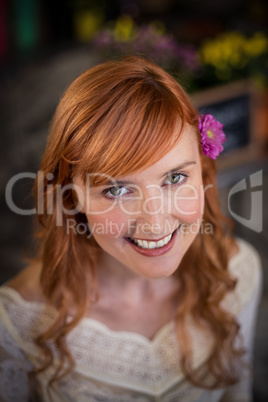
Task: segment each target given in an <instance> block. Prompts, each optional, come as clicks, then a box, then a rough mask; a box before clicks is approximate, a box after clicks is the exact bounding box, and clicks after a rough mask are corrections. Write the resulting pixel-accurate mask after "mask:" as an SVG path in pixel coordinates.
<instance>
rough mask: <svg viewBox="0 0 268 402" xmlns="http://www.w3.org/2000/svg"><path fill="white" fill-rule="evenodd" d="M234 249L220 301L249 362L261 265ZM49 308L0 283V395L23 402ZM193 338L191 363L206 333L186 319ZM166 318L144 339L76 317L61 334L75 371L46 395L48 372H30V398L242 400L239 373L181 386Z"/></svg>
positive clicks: (205, 345) (199, 358) (204, 352)
mask: <svg viewBox="0 0 268 402" xmlns="http://www.w3.org/2000/svg"><path fill="white" fill-rule="evenodd" d="M238 246H239V253H238V254H236V255H235V256H234V257H233V258H232V259H231V260H230V264H229V269H230V271H231V272H232V274H233V275H234V276H235V277H237V278H238V285H237V287H236V289H235V291H234V292H232V293H229V294H228V296H227V297H226V298H225V299H224V301H223V304H224V307H225V308H227V309H228V310H230V311H232V312H233V313H235V314H236V316H237V318H238V321H239V322H240V324H241V329H242V334H243V337H244V343H245V344H246V347H247V348H248V354H247V358H248V360H250V356H251V351H252V341H253V333H254V326H255V317H256V309H257V306H258V301H259V297H260V288H261V270H260V260H259V257H258V254H257V252H256V251H255V250H254V249H253V248H252V247H251V246H250V245H249V244H248V243H246V242H244V241H242V240H239V239H238ZM55 314H56V311H55V310H54V309H53V308H52V307H49V306H46V305H45V304H42V303H40V302H29V301H26V300H24V299H23V298H22V297H21V296H20V294H19V293H18V292H17V291H15V290H14V289H12V288H10V287H8V284H7V285H4V286H2V287H1V288H0V401H6V402H16V401H18V402H24V401H29V400H33V399H31V398H30V394H32V388H31V390H30V387H29V385H28V378H27V371H29V370H30V369H32V368H33V367H37V366H38V365H39V364H40V354H39V351H38V349H37V347H36V346H35V345H34V343H33V341H32V339H33V338H34V337H35V336H36V335H37V334H39V333H40V332H42V331H44V329H45V328H46V327H47V326H48V325H49V324H50V323H51V322H52V321H53V318H54V317H55ZM188 325H189V329H190V332H191V335H192V338H193V362H194V366H195V367H198V366H200V365H201V363H202V362H203V361H204V360H205V359H206V358H207V356H208V354H209V352H210V346H211V339H210V338H209V336H206V334H205V333H204V331H203V332H202V331H201V330H200V329H198V328H197V327H196V326H195V325H194V323H193V322H192V320H191V319H190V318H189V322H188ZM174 329H175V325H174V322H170V323H168V324H166V325H165V326H164V327H162V328H161V329H160V330H159V331H158V333H157V334H156V335H155V337H154V339H153V340H152V341H150V340H148V339H147V338H145V337H144V336H142V335H139V334H136V333H132V332H123V331H112V330H110V329H109V328H107V327H106V326H105V325H104V324H102V323H100V322H98V321H96V320H94V319H91V318H84V319H82V321H81V322H80V324H79V325H78V326H77V327H76V328H75V329H74V330H73V331H72V332H71V333H70V334H69V335H68V338H67V339H68V346H69V348H70V350H71V352H72V354H73V356H74V358H75V361H76V367H75V370H74V371H73V372H72V373H71V374H69V375H68V376H66V377H64V378H63V379H62V380H61V381H60V382H59V383H57V385H56V387H55V389H53V390H52V391H51V395H49V394H48V393H47V390H46V387H45V384H46V383H47V379H48V378H49V377H50V375H51V371H48V372H47V371H46V372H43V373H41V374H40V375H39V376H38V393H39V397H38V398H37V400H38V401H50V400H51V401H53V402H58V401H61V402H63V401H64V402H65V401H73V402H85V401H87V402H89V401H92V402H95V401H103V402H112V401H113V402H134V401H135V402H149V401H162V402H177V401H183V402H186V401H199V402H209V401H211V402H216V401H228V402H229V401H232V402H234V401H250V400H251V395H250V387H251V379H250V378H249V374H247V375H246V376H245V378H244V380H242V381H241V382H240V383H239V384H237V385H235V386H232V387H229V388H228V389H219V390H215V391H208V390H204V389H199V388H196V387H193V386H192V385H191V384H189V383H188V382H187V381H186V380H185V378H184V376H183V374H182V371H181V368H180V365H179V363H178V362H179V355H180V351H179V348H178V345H177V342H176V337H175V332H174Z"/></svg>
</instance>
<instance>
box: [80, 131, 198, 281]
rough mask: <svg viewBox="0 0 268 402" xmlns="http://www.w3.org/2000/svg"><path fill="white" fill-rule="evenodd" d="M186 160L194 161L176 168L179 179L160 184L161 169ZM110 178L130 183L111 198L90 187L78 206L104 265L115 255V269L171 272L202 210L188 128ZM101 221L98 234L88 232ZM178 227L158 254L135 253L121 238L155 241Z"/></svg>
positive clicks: (192, 139)
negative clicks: (141, 163) (149, 161)
mask: <svg viewBox="0 0 268 402" xmlns="http://www.w3.org/2000/svg"><path fill="white" fill-rule="evenodd" d="M187 161H194V162H195V163H193V164H191V165H188V166H187V167H185V168H183V169H182V170H181V171H178V173H180V174H181V175H182V176H181V178H182V179H183V180H182V181H181V182H180V183H178V184H176V185H175V184H170V182H169V181H168V184H166V183H167V175H165V174H166V172H168V171H170V170H172V169H174V168H175V167H176V166H178V165H180V164H182V163H184V162H187ZM183 174H187V175H188V177H184V176H183ZM163 175H165V176H163ZM116 179H118V180H119V179H121V180H124V181H129V182H131V183H135V185H136V186H133V185H132V184H130V185H126V186H125V187H126V188H127V193H126V194H124V195H120V196H119V197H115V198H116V199H115V200H114V198H107V194H103V191H104V189H107V188H108V187H107V186H106V187H95V188H93V189H91V190H90V192H89V198H88V199H87V200H86V204H85V205H84V207H85V208H84V210H85V212H86V211H87V212H86V215H87V219H88V222H89V225H90V228H91V229H92V231H93V236H94V238H95V240H96V241H97V243H98V244H99V245H100V247H101V248H102V250H103V253H104V255H105V261H106V264H109V263H111V264H114V261H115V260H116V261H117V263H118V267H120V269H124V270H131V271H132V272H135V273H137V274H139V275H142V276H144V277H146V278H164V277H167V276H170V275H172V274H173V273H174V271H175V270H176V269H177V268H178V266H179V264H180V262H181V260H182V258H183V256H184V254H185V253H186V251H187V250H188V248H189V247H190V245H191V244H192V242H193V240H194V238H195V236H196V234H197V232H198V227H199V226H200V224H201V220H202V213H203V202H204V194H203V187H202V173H201V165H200V159H199V152H198V144H197V141H196V139H195V136H194V133H193V131H192V129H191V128H186V129H185V131H184V133H183V134H182V136H181V138H180V140H179V142H178V143H177V144H176V145H175V146H174V147H173V148H172V149H171V150H170V151H169V152H168V153H167V154H166V155H165V156H164V157H163V158H162V159H160V160H159V161H158V162H156V163H155V164H153V165H152V166H150V167H148V168H146V169H144V170H142V171H139V172H134V173H132V174H129V175H127V176H124V177H120V178H116ZM168 180H170V179H168ZM74 182H75V183H76V184H77V185H79V186H81V187H82V188H83V191H84V193H86V189H85V187H84V185H83V184H82V181H81V180H80V179H79V178H75V180H74ZM110 187H111V186H110ZM110 187H109V188H110ZM138 189H139V191H138ZM141 194H142V197H141ZM92 212H94V214H92ZM191 224H194V226H193V227H194V230H193V231H192V232H191V230H190V227H189V225H191ZM180 225H181V226H180ZM101 226H103V228H104V229H105V230H103V233H100V232H101V231H98V232H97V231H96V230H95V231H94V228H96V227H99V228H100V227H101ZM178 226H180V227H181V228H182V229H183V230H180V229H179V230H178V231H177V236H176V240H175V243H174V245H173V247H172V248H171V249H170V250H169V251H168V252H167V253H165V254H163V255H161V256H158V257H145V256H143V255H140V254H139V253H137V252H136V251H135V250H134V249H133V247H132V246H131V244H130V243H129V242H128V241H127V240H126V237H132V238H136V239H148V240H152V241H153V240H157V239H160V238H162V237H164V236H167V235H169V234H170V233H172V232H173V231H174V230H175V229H176V228H177V227H178ZM186 228H188V230H186Z"/></svg>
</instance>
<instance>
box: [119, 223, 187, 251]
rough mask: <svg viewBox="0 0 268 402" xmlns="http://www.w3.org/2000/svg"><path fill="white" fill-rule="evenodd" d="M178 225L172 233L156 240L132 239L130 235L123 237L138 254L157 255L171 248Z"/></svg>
mask: <svg viewBox="0 0 268 402" xmlns="http://www.w3.org/2000/svg"><path fill="white" fill-rule="evenodd" d="M179 227H180V226H179ZM179 227H178V228H177V229H176V230H175V231H174V232H173V233H170V234H169V235H168V236H165V237H163V238H162V239H160V240H157V241H151V240H143V239H134V238H132V237H125V240H126V241H127V242H128V244H129V245H130V246H131V247H132V249H133V250H135V251H136V252H137V253H138V254H141V255H143V256H144V257H159V256H161V255H163V254H166V253H167V252H169V250H171V249H172V247H173V246H174V244H175V241H176V237H177V232H178V230H179Z"/></svg>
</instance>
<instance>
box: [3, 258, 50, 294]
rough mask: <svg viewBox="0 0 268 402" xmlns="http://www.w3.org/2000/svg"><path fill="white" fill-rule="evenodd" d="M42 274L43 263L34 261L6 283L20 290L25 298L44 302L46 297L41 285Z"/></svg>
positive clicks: (17, 290)
mask: <svg viewBox="0 0 268 402" xmlns="http://www.w3.org/2000/svg"><path fill="white" fill-rule="evenodd" d="M40 274H41V263H38V262H32V263H31V264H30V265H29V266H27V267H26V268H25V269H23V270H22V271H21V272H19V273H18V274H17V275H16V276H15V277H13V278H12V279H11V280H10V281H8V282H7V283H6V284H7V286H8V287H9V288H11V289H14V290H15V291H16V292H18V293H19V294H20V295H21V297H22V298H23V299H24V300H28V301H37V302H44V301H45V297H44V295H43V292H42V289H41V286H40Z"/></svg>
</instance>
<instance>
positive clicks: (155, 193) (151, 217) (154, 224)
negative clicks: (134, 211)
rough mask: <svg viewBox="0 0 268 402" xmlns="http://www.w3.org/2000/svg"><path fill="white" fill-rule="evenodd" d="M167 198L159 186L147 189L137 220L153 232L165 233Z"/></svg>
mask: <svg viewBox="0 0 268 402" xmlns="http://www.w3.org/2000/svg"><path fill="white" fill-rule="evenodd" d="M166 218H167V217H166V212H165V199H164V196H163V194H162V193H161V192H160V191H159V188H151V189H147V191H146V192H144V197H143V199H142V202H141V205H140V214H139V215H138V216H137V218H136V219H137V222H138V223H139V224H140V225H145V226H146V227H147V228H148V231H150V232H151V233H152V234H155V235H157V234H163V233H165V220H166Z"/></svg>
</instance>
